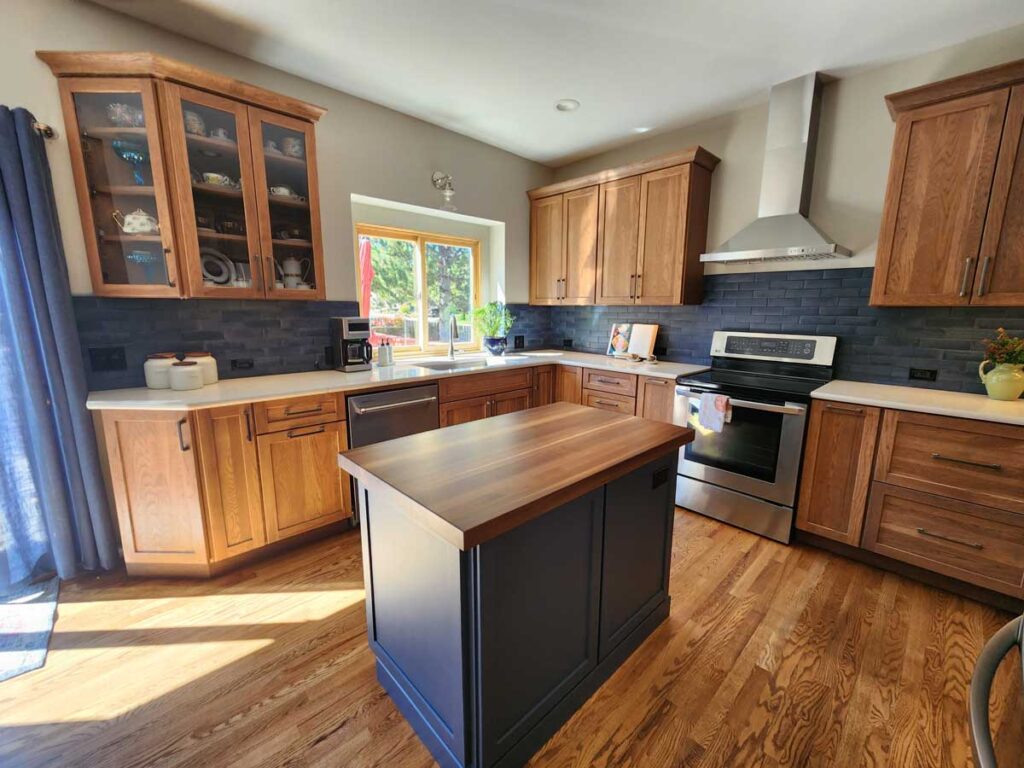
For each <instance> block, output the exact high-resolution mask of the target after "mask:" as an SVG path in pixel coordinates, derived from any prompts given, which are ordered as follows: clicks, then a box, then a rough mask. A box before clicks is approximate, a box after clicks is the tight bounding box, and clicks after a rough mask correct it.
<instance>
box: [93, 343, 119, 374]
mask: <svg viewBox="0 0 1024 768" xmlns="http://www.w3.org/2000/svg"><path fill="white" fill-rule="evenodd" d="M89 367H90V368H92V369H93V370H94V371H96V372H97V373H99V372H100V371H123V370H125V369H126V368H127V367H128V363H127V361H126V360H125V355H124V347H89Z"/></svg>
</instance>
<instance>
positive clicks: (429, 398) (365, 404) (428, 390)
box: [348, 384, 440, 448]
mask: <svg viewBox="0 0 1024 768" xmlns="http://www.w3.org/2000/svg"><path fill="white" fill-rule="evenodd" d="M439 425H440V422H439V420H438V406H437V385H436V384H429V385H427V386H423V387H410V388H408V389H393V390H391V391H389V392H374V393H373V394H370V395H356V396H355V397H350V398H348V442H349V445H350V446H352V447H353V448H359V447H360V446H363V445H369V444H370V443H380V442H383V441H384V440H393V439H394V438H396V437H405V436H406V435H415V434H416V433H417V432H426V431H427V430H428V429H437V428H438V426H439Z"/></svg>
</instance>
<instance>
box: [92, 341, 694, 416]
mask: <svg viewBox="0 0 1024 768" xmlns="http://www.w3.org/2000/svg"><path fill="white" fill-rule="evenodd" d="M458 359H459V360H467V361H468V360H474V361H479V362H480V363H481V365H482V366H486V367H478V368H472V369H468V370H457V371H435V370H431V369H429V368H421V367H419V366H417V365H416V362H427V361H431V362H443V361H444V360H445V358H444V357H432V358H417V359H416V360H409V361H402V362H399V363H397V364H395V365H393V366H389V367H385V368H378V367H377V365H376V364H374V366H373V369H372V370H369V371H359V372H358V373H342V372H340V371H309V372H306V373H282V374H278V375H275V376H250V377H247V378H242V379H223V380H221V381H220V382H218V383H217V384H210V385H207V386H205V387H203V388H202V389H193V390H188V391H185V392H176V391H174V390H171V389H146V388H145V387H139V388H136V389H107V390H102V391H99V392H90V393H89V399H88V400H87V401H86V407H87V408H89V409H90V410H105V409H138V410H152V411H187V410H194V409H198V408H212V407H215V406H219V405H234V404H237V403H251V402H256V401H258V400H276V399H279V398H286V397H298V396H301V395H320V394H324V393H325V392H358V391H360V390H367V389H381V388H386V387H388V386H404V385H407V384H415V383H417V382H428V381H436V380H438V379H445V378H449V377H451V376H467V375H472V374H474V373H483V372H484V371H488V370H494V369H500V368H505V367H513V366H514V367H520V366H522V367H531V366H537V365H550V364H552V363H558V364H560V365H572V366H577V367H587V368H600V369H602V370H606V371H623V372H625V373H635V374H639V375H641V376H656V377H658V378H664V379H675V377H676V376H679V375H683V374H687V375H688V374H691V373H699V372H700V371H704V370H707V366H704V365H687V364H684V363H666V362H659V363H654V364H650V363H633V362H628V361H626V360H619V359H616V358H612V357H608V356H606V355H595V354H590V353H587V352H568V351H561V350H540V351H537V352H526V353H522V354H509V355H505V356H504V357H489V356H485V355H477V354H466V355H459V357H458Z"/></svg>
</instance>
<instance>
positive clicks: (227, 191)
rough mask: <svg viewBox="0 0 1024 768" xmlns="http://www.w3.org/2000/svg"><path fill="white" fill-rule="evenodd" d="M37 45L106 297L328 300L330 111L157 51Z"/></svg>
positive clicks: (99, 287) (100, 291)
mask: <svg viewBox="0 0 1024 768" xmlns="http://www.w3.org/2000/svg"><path fill="white" fill-rule="evenodd" d="M38 55H39V57H40V58H42V59H43V60H44V61H45V62H46V63H47V64H49V65H50V68H51V69H52V70H53V72H54V74H56V75H57V77H58V81H59V87H60V92H61V99H62V103H63V108H64V117H65V124H66V126H67V129H68V135H69V137H71V136H73V137H75V138H76V139H77V140H72V141H69V144H70V145H71V159H72V166H73V170H74V174H75V185H76V189H77V194H78V203H79V209H80V212H81V216H82V227H83V231H84V232H85V237H86V251H87V255H88V258H89V266H90V274H91V277H92V283H93V290H94V292H95V293H96V294H97V295H101V296H136V297H182V298H189V297H203V298H239V299H246V298H250V299H255V298H273V299H323V298H325V295H324V294H325V292H324V279H323V248H322V244H321V243H322V241H321V234H320V212H319V195H318V190H317V174H316V139H315V129H314V125H315V121H316V120H317V119H318V118H319V117H320V116H321V115H322V114H323V110H322V109H321V108H320V107H316V106H315V105H312V104H307V103H305V102H301V101H298V100H296V99H292V98H290V97H287V96H283V95H281V94H275V93H272V92H270V91H265V90H263V89H262V88H258V87H256V86H252V85H249V84H247V83H241V82H239V81H236V80H232V79H231V78H226V77H223V76H220V75H216V74H214V73H209V72H205V71H203V70H199V69H198V68H195V67H192V66H191V65H188V64H185V63H182V62H177V61H174V60H172V59H166V58H164V57H161V56H157V55H155V54H135V53H131V54H128V53H125V54H122V53H64V52H53V51H42V52H39V53H38ZM128 75H131V76H128Z"/></svg>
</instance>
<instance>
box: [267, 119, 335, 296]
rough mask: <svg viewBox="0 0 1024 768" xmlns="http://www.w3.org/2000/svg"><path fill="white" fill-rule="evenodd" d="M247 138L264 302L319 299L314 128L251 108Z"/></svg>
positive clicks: (320, 251)
mask: <svg viewBox="0 0 1024 768" xmlns="http://www.w3.org/2000/svg"><path fill="white" fill-rule="evenodd" d="M249 135H250V137H251V142H252V144H251V146H252V155H253V172H254V176H255V179H256V189H257V195H256V203H257V206H258V208H259V223H260V248H261V252H262V255H263V257H264V258H263V281H264V285H266V288H267V290H266V295H267V298H271V299H307V300H308V299H323V298H324V295H325V290H324V250H323V242H322V239H321V233H320V192H319V182H318V179H317V168H316V135H315V132H314V129H313V124H312V123H307V122H306V121H305V120H298V119H296V118H294V117H287V116H285V115H281V114H278V113H277V112H268V111H267V110H263V109H256V108H255V107H249ZM289 277H291V278H292V279H291V280H289Z"/></svg>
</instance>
